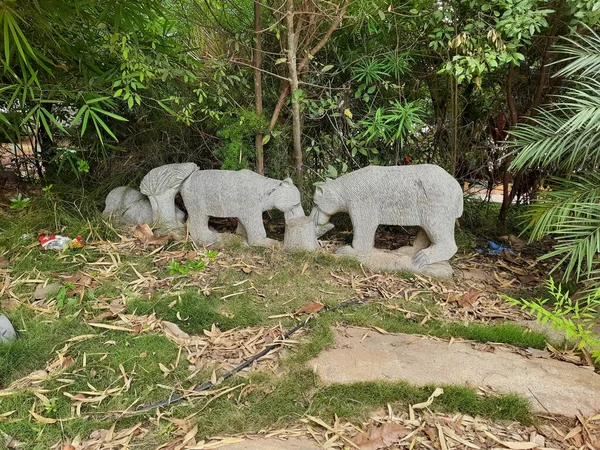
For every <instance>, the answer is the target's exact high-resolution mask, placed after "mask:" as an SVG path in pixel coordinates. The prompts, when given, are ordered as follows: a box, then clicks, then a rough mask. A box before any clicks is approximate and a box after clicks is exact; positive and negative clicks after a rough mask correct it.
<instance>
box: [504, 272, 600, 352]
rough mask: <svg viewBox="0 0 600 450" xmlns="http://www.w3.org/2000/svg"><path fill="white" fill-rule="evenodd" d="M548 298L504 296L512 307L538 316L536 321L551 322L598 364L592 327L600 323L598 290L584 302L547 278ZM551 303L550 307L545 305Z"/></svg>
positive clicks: (599, 342)
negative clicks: (577, 343)
mask: <svg viewBox="0 0 600 450" xmlns="http://www.w3.org/2000/svg"><path fill="white" fill-rule="evenodd" d="M547 287H548V292H549V294H550V298H544V299H536V300H526V299H520V300H517V299H514V298H511V297H505V298H506V299H507V300H508V301H509V302H510V303H511V304H512V305H515V306H520V307H521V309H524V310H525V309H526V310H529V311H530V312H531V313H532V314H535V315H536V316H537V320H538V322H541V323H543V324H546V323H550V324H551V325H552V327H553V328H554V329H556V330H559V331H564V332H565V335H566V337H567V339H573V340H577V341H579V349H583V348H586V349H587V350H589V352H590V354H591V355H592V358H594V360H595V361H596V362H600V334H599V333H598V331H596V330H594V326H595V325H596V324H598V323H599V322H600V289H597V290H596V291H595V292H594V293H592V294H589V295H588V296H587V297H586V298H583V299H577V300H576V299H573V298H572V297H571V296H570V295H569V292H568V291H565V292H563V289H562V287H561V285H558V286H556V285H555V284H554V281H553V280H552V279H550V280H549V281H548V284H547ZM549 303H550V304H553V308H552V309H549V308H547V306H550V305H549Z"/></svg>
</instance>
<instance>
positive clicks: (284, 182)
mask: <svg viewBox="0 0 600 450" xmlns="http://www.w3.org/2000/svg"><path fill="white" fill-rule="evenodd" d="M283 184H285V185H287V186H293V185H294V181H293V180H292V179H291V178H289V177H288V178H286V179H285V180H283Z"/></svg>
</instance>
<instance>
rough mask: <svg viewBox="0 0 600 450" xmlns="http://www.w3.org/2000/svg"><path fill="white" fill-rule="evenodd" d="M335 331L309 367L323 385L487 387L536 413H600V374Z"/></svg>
mask: <svg viewBox="0 0 600 450" xmlns="http://www.w3.org/2000/svg"><path fill="white" fill-rule="evenodd" d="M366 331H367V330H365V329H359V328H348V329H345V330H338V332H337V337H336V346H335V347H334V348H332V349H329V350H326V351H324V352H323V353H321V354H320V355H319V356H318V357H317V358H315V359H313V360H312V361H310V362H309V366H310V367H312V368H314V370H315V371H316V373H317V374H318V375H319V377H320V378H321V380H322V381H323V382H324V383H326V384H332V383H355V382H361V381H401V380H403V381H407V382H409V383H413V384H416V385H436V386H441V385H458V386H471V387H474V388H476V387H479V386H481V387H483V388H486V387H489V388H491V389H492V390H493V391H495V392H501V393H516V394H519V395H521V396H523V397H525V398H527V399H529V400H530V402H531V405H532V407H533V409H534V410H536V411H539V412H543V413H548V412H549V413H551V414H559V415H564V416H570V417H574V416H575V415H576V414H578V413H581V414H582V415H583V416H584V417H587V416H589V415H592V414H595V413H596V412H597V411H599V410H600V375H598V374H596V373H594V371H592V370H590V369H586V368H584V367H580V366H576V365H573V364H569V363H566V362H561V361H557V360H554V359H542V358H525V357H523V356H521V355H519V354H516V353H512V352H510V351H505V350H503V349H502V348H500V347H498V348H496V349H495V350H496V351H495V352H493V353H491V352H485V351H479V350H477V349H475V348H473V347H472V345H471V344H469V343H453V344H452V345H450V346H449V345H448V343H447V342H440V341H436V340H432V339H427V338H424V337H421V336H416V335H407V334H391V333H390V334H386V335H383V334H379V333H376V332H374V331H371V332H370V334H369V335H368V336H367V337H366V338H365V337H364V335H365V332H366Z"/></svg>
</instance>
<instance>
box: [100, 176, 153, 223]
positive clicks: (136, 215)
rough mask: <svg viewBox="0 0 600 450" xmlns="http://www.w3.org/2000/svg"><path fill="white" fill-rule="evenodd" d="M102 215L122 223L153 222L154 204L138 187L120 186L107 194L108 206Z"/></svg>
mask: <svg viewBox="0 0 600 450" xmlns="http://www.w3.org/2000/svg"><path fill="white" fill-rule="evenodd" d="M102 215H103V216H104V217H106V218H111V219H113V220H114V221H115V222H117V223H119V224H121V225H139V224H140V223H144V222H146V223H152V206H150V200H148V197H146V196H145V195H144V194H142V193H141V192H140V191H138V190H137V189H134V188H131V187H129V186H119V187H116V188H114V189H113V190H112V191H110V192H109V193H108V195H107V196H106V208H104V212H103V213H102Z"/></svg>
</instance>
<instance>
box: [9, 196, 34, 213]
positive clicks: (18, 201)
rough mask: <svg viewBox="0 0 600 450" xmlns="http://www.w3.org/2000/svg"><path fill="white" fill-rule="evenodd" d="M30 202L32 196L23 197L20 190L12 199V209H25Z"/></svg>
mask: <svg viewBox="0 0 600 450" xmlns="http://www.w3.org/2000/svg"><path fill="white" fill-rule="evenodd" d="M30 203H31V198H29V197H23V194H21V193H20V192H19V193H18V194H17V196H16V197H15V198H11V199H10V209H25V208H27V207H28V206H29V205H30Z"/></svg>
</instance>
